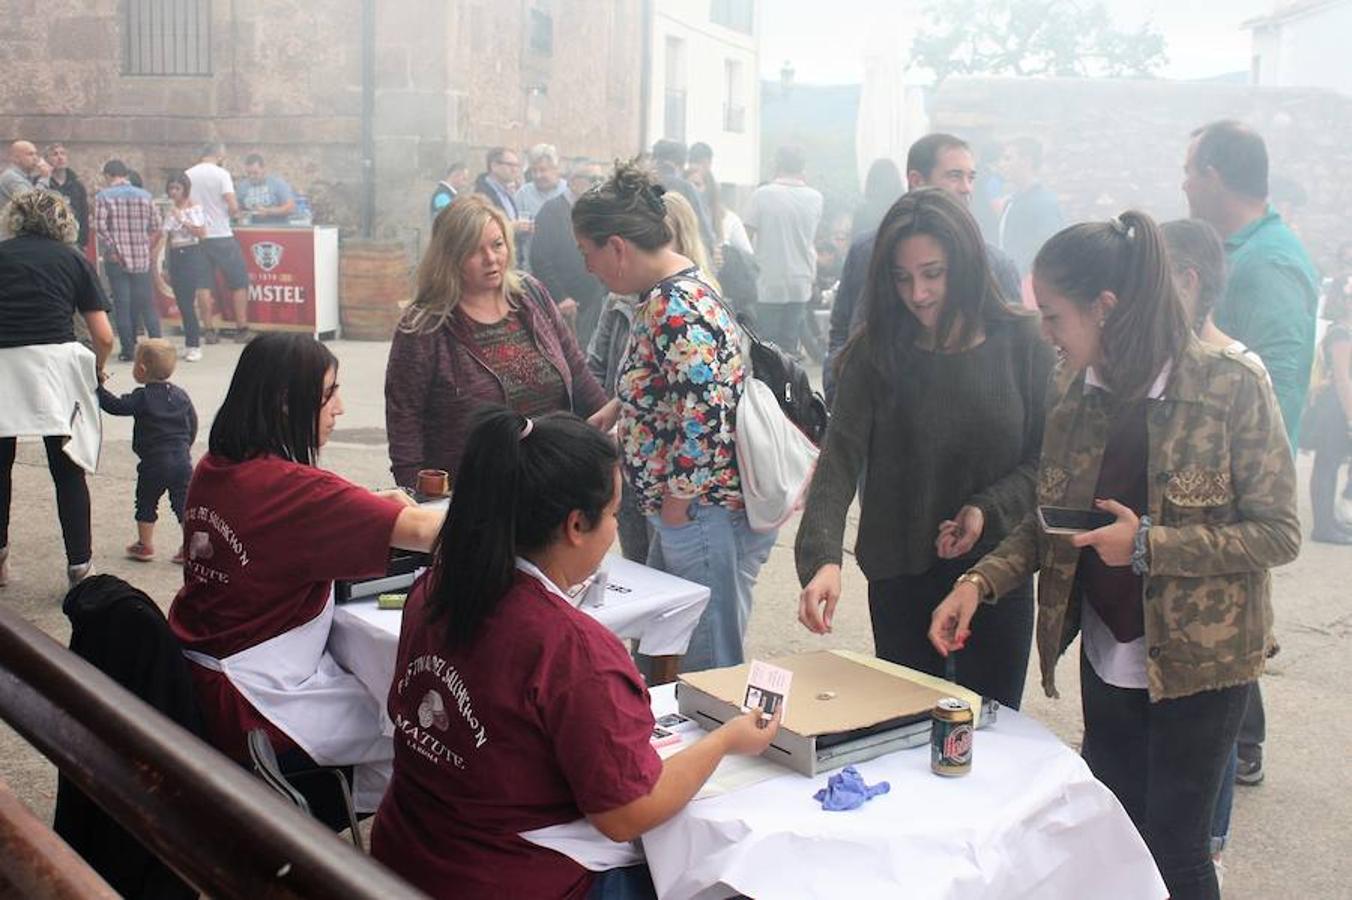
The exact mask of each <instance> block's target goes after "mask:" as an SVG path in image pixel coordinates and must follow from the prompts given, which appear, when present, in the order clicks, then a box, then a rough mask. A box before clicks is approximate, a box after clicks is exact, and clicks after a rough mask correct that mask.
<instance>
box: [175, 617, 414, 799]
mask: <svg viewBox="0 0 1352 900" xmlns="http://www.w3.org/2000/svg"><path fill="white" fill-rule="evenodd" d="M332 623H333V595H332V593H330V595H329V600H328V603H326V604H325V605H324V610H323V611H322V612H321V613H320V614H319V615H317V616H315V617H314V618H313V619H311V620H310V621H308V622H306V623H305V624H303V625H298V626H296V627H295V628H293V629H291V630H290V631H287V632H283V633H282V634H279V635H277V636H276V637H272V638H269V639H268V640H266V641H263V642H262V643H261V644H255V645H254V646H252V647H249V648H248V649H246V650H241V651H239V652H238V653H234V654H231V655H230V656H227V657H226V658H225V659H216V658H215V657H212V656H207V655H206V654H205V653H198V652H197V651H195V650H184V651H183V655H184V656H186V657H187V658H188V659H190V660H191V661H193V662H194V663H197V664H198V665H199V666H203V667H205V668H208V669H212V670H213V671H216V672H220V673H221V674H223V675H225V677H226V679H227V680H228V681H229V682H230V684H231V685H233V686H234V688H235V690H237V691H239V692H240V693H241V694H242V695H244V697H245V698H246V699H247V700H248V701H249V702H250V703H252V704H253V705H254V708H255V709H257V710H258V711H259V712H260V713H261V714H262V715H263V717H264V718H266V719H267V720H268V721H269V722H271V723H272V724H273V725H276V726H277V728H278V729H279V730H281V731H282V732H283V733H284V734H286V735H287V736H288V737H290V738H291V739H292V740H293V741H295V742H296V744H297V745H298V746H299V747H300V748H301V749H302V750H304V751H305V752H306V753H308V754H310V757H311V758H312V759H314V761H315V762H317V763H319V764H320V765H321V766H354V771H353V791H352V794H353V796H352V800H353V804H354V805H355V806H356V808H357V811H358V812H374V811H375V809H376V807H377V806H379V805H380V798H381V797H382V796H383V795H384V793H385V788H386V786H387V785H388V784H389V780H390V773H391V762H392V760H393V759H394V744H393V734H394V727H393V725H392V724H391V723H390V721H389V717H388V716H387V715H386V714H385V709H384V705H383V703H382V702H381V701H380V700H378V699H377V698H375V697H373V696H371V693H370V692H369V691H368V690H367V689H366V688H365V687H364V686H363V685H362V683H361V682H360V681H358V680H357V678H356V676H354V675H352V674H351V673H350V672H348V671H346V670H345V669H343V668H342V666H340V665H338V662H337V661H336V660H335V659H334V658H333V656H332V654H330V653H329V651H328V648H327V645H328V640H329V628H330V626H331V624H332Z"/></svg>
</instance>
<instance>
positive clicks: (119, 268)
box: [94, 159, 160, 362]
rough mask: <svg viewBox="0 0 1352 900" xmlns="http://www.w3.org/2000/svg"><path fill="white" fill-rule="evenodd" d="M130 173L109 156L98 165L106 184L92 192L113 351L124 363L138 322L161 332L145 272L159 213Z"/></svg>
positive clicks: (149, 331) (149, 333)
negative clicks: (112, 321) (113, 321)
mask: <svg viewBox="0 0 1352 900" xmlns="http://www.w3.org/2000/svg"><path fill="white" fill-rule="evenodd" d="M129 172H130V170H129V169H128V168H127V166H126V164H125V163H123V162H122V160H120V159H110V160H108V162H106V163H104V164H103V177H104V181H105V182H106V183H107V187H105V188H104V189H103V190H101V191H99V192H98V193H97V194H95V195H94V231H95V233H96V234H97V235H98V238H99V249H100V251H101V252H102V255H103V271H104V274H105V275H107V277H108V286H109V287H110V288H112V294H113V306H114V312H115V314H116V316H117V334H118V339H119V342H120V343H121V345H122V346H121V349H120V351H119V352H118V355H117V356H118V359H120V360H122V361H123V362H131V361H132V359H133V358H134V357H135V354H136V330H137V326H138V325H144V326H145V330H146V336H147V337H152V338H157V337H159V336H160V317H159V313H158V312H157V311H156V309H155V291H154V283H153V281H152V277H151V273H150V239H151V238H152V237H153V236H154V235H155V234H157V233H158V232H159V229H160V217H159V213H157V212H156V211H155V203H154V201H153V200H152V199H151V197H150V194H149V192H147V191H145V190H144V189H142V188H138V187H136V186H135V185H134V184H132V183H131V181H130V180H129V179H128V178H127V175H128V173H129Z"/></svg>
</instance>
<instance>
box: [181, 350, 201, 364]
mask: <svg viewBox="0 0 1352 900" xmlns="http://www.w3.org/2000/svg"><path fill="white" fill-rule="evenodd" d="M183 360H184V361H185V362H201V361H202V348H201V347H189V348H188V349H187V350H185V351H183Z"/></svg>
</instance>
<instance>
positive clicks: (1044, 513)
mask: <svg viewBox="0 0 1352 900" xmlns="http://www.w3.org/2000/svg"><path fill="white" fill-rule="evenodd" d="M1037 520H1038V523H1039V524H1041V525H1042V530H1043V531H1045V532H1046V533H1047V534H1080V533H1081V532H1084V531H1093V530H1094V529H1095V528H1102V527H1103V526H1105V525H1111V524H1113V523H1114V522H1116V521H1117V516H1114V515H1113V514H1112V513H1110V512H1104V511H1103V510H1100V509H1070V508H1068V507H1064V506H1039V507H1038V508H1037Z"/></svg>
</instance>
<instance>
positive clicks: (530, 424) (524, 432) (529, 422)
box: [516, 416, 535, 441]
mask: <svg viewBox="0 0 1352 900" xmlns="http://www.w3.org/2000/svg"><path fill="white" fill-rule="evenodd" d="M534 430H535V420H534V419H532V418H531V417H530V416H527V417H526V424H525V425H522V426H521V434H519V435H517V438H516V439H517V440H518V441H524V440H525V439H526V438H528V437H530V433H531V432H532V431H534Z"/></svg>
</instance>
